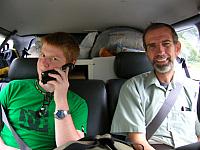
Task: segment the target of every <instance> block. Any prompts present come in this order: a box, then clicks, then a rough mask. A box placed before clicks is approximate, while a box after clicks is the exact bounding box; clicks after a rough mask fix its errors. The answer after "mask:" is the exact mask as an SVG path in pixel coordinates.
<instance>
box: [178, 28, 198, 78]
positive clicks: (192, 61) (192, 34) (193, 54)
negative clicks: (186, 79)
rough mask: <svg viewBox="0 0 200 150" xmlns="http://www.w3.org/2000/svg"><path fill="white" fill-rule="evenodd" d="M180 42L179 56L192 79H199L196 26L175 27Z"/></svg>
mask: <svg viewBox="0 0 200 150" xmlns="http://www.w3.org/2000/svg"><path fill="white" fill-rule="evenodd" d="M177 33H178V36H179V40H180V42H181V46H182V48H181V55H180V56H181V57H183V58H184V59H185V60H186V64H187V67H188V70H189V73H190V76H191V78H192V79H195V80H200V39H199V31H198V29H197V27H196V26H187V27H184V28H181V29H177Z"/></svg>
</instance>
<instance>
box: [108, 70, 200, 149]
mask: <svg viewBox="0 0 200 150" xmlns="http://www.w3.org/2000/svg"><path fill="white" fill-rule="evenodd" d="M175 82H180V83H181V84H182V85H183V88H182V89H181V91H180V93H179V95H178V98H177V100H176V102H175V104H174V106H173V107H172V109H171V111H170V112H169V114H168V115H167V117H166V118H165V120H164V121H163V122H162V124H161V126H160V127H159V128H158V129H157V131H156V132H155V133H154V135H153V136H152V137H151V138H150V140H149V142H150V143H159V144H167V145H170V146H173V147H178V146H181V145H185V144H189V143H193V142H196V141H197V136H196V135H200V124H199V121H198V119H197V113H196V103H197V99H198V91H199V85H198V82H195V81H193V80H191V79H189V78H186V77H181V76H180V75H176V74H175V75H174V77H173V80H172V82H171V83H170V84H169V85H168V86H167V88H165V87H164V86H162V85H161V84H160V82H159V81H158V79H157V78H156V76H155V74H154V72H148V73H144V74H141V75H138V76H136V77H133V78H131V79H129V80H128V81H126V82H125V84H124V85H123V86H122V88H121V91H120V95H119V100H118V104H117V107H116V111H115V114H114V117H113V121H112V126H111V133H118V134H125V135H127V134H128V133H130V132H142V133H145V132H146V127H147V126H148V124H149V123H150V122H151V121H152V119H153V118H154V117H155V115H156V114H157V113H158V111H159V109H160V108H161V106H162V104H163V103H164V101H165V99H166V97H167V96H168V94H169V92H170V91H171V89H173V88H175Z"/></svg>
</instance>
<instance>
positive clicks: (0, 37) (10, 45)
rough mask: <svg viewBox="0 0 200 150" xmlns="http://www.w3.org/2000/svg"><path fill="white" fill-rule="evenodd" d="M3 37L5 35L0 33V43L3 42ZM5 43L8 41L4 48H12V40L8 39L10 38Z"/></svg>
mask: <svg viewBox="0 0 200 150" xmlns="http://www.w3.org/2000/svg"><path fill="white" fill-rule="evenodd" d="M4 39H5V36H3V35H1V34H0V45H1V44H2V43H3V41H4ZM7 43H8V45H9V47H6V49H7V48H10V49H12V48H13V45H14V43H13V40H11V39H10V40H8V42H7Z"/></svg>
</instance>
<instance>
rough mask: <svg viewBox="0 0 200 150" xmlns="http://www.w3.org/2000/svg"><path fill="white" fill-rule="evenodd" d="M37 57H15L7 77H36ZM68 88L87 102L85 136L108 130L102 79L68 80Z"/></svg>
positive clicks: (103, 132) (105, 95)
mask: <svg viewBox="0 0 200 150" xmlns="http://www.w3.org/2000/svg"><path fill="white" fill-rule="evenodd" d="M36 64H37V58H17V59H15V60H14V61H13V62H12V64H11V67H10V70H9V73H8V75H9V78H10V79H11V80H15V79H30V78H37V69H36V68H37V67H36ZM69 83H70V87H69V89H70V90H72V91H74V92H75V93H77V94H78V95H79V96H81V97H82V98H84V99H85V100H86V102H87V104H88V127H87V136H95V135H97V134H105V133H108V132H109V128H110V125H109V119H108V107H107V93H106V89H105V83H104V82H103V81H102V80H78V79H74V80H69Z"/></svg>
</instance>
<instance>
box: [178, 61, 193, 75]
mask: <svg viewBox="0 0 200 150" xmlns="http://www.w3.org/2000/svg"><path fill="white" fill-rule="evenodd" d="M176 60H177V62H178V63H180V64H182V68H183V69H184V71H185V75H186V77H188V78H190V73H189V70H188V67H187V65H186V62H185V59H184V58H179V57H177V59H176Z"/></svg>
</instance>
